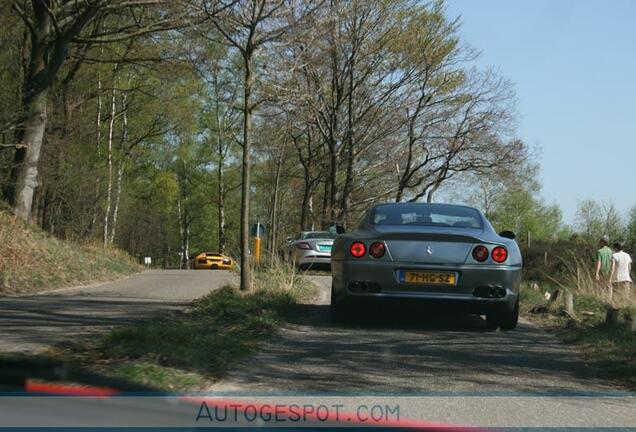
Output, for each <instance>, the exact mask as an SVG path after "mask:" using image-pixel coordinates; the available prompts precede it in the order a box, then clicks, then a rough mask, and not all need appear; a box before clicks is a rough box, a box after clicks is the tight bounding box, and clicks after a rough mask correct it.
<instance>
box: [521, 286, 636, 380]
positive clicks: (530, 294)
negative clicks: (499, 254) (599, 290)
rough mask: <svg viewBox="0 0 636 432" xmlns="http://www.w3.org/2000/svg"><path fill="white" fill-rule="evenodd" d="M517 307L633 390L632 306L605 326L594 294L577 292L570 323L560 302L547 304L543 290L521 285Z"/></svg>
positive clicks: (635, 353)
mask: <svg viewBox="0 0 636 432" xmlns="http://www.w3.org/2000/svg"><path fill="white" fill-rule="evenodd" d="M548 291H550V290H548ZM521 305H522V307H521V313H522V314H523V315H524V316H526V317H527V318H528V319H530V320H531V321H533V322H535V323H537V324H539V325H541V326H542V327H544V328H546V329H548V330H550V331H554V332H555V333H556V334H557V336H559V337H560V338H561V339H562V340H563V341H564V342H565V343H568V344H573V345H575V346H576V347H577V348H578V349H579V350H580V351H581V352H582V353H583V355H584V357H585V358H586V360H588V361H590V362H591V363H592V364H594V365H595V366H597V367H598V369H599V370H600V371H601V373H602V374H603V375H604V376H605V377H607V378H608V379H611V380H613V381H616V382H618V383H620V384H622V385H625V386H627V387H628V388H630V389H632V390H636V337H635V335H636V333H635V332H633V331H632V330H631V325H630V323H629V322H628V321H627V320H626V317H628V316H629V315H630V314H632V313H634V312H635V310H634V307H633V306H632V307H623V308H622V309H621V317H620V319H619V322H618V323H617V324H606V323H605V313H606V311H607V308H608V305H607V303H606V302H604V301H603V300H601V299H600V298H599V296H598V295H595V294H591V293H578V294H575V296H574V310H575V311H576V315H577V319H576V320H572V319H571V318H570V317H569V316H567V315H566V314H565V313H564V308H563V304H562V303H561V302H559V301H553V302H550V301H549V300H547V299H546V298H545V297H544V290H542V291H540V292H539V291H535V290H533V289H531V288H530V287H529V286H528V285H525V284H524V285H523V286H522V289H521ZM537 311H538V312H539V313H537Z"/></svg>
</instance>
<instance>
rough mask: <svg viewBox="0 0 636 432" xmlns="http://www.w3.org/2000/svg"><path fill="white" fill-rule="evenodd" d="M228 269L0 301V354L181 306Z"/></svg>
mask: <svg viewBox="0 0 636 432" xmlns="http://www.w3.org/2000/svg"><path fill="white" fill-rule="evenodd" d="M233 279H234V275H233V274H232V273H230V272H228V271H223V270H218V271H214V272H212V271H209V272H208V271H195V270H150V271H146V272H144V273H140V274H137V275H134V276H131V277H129V278H126V279H122V280H119V281H116V282H110V283H105V284H101V285H97V286H90V287H80V288H69V289H63V290H58V291H55V292H49V293H47V294H40V295H34V296H26V297H4V298H2V299H0V351H1V352H4V353H7V352H23V353H36V352H38V351H41V350H43V349H46V348H49V347H51V346H54V345H56V344H58V343H61V342H64V341H67V340H72V339H73V338H76V337H78V336H84V335H87V334H90V333H92V332H96V331H104V330H106V329H109V328H111V327H112V326H114V325H120V324H125V323H128V322H131V321H134V320H137V319H140V318H148V317H152V316H156V315H157V314H165V313H169V312H171V311H175V310H179V309H182V308H184V307H185V306H186V305H187V304H188V303H189V302H190V301H192V300H193V299H195V298H198V297H201V296H203V295H205V294H207V293H209V292H210V291H212V290H214V289H216V288H220V287H221V286H223V285H226V284H227V283H229V282H231V281H232V280H233Z"/></svg>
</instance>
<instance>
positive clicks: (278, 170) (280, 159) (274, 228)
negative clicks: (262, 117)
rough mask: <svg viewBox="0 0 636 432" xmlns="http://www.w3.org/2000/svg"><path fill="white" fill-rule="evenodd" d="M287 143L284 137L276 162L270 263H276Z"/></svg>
mask: <svg viewBox="0 0 636 432" xmlns="http://www.w3.org/2000/svg"><path fill="white" fill-rule="evenodd" d="M285 144H286V141H285V139H283V144H282V146H281V149H280V154H279V155H278V161H277V164H276V177H275V178H274V196H273V198H272V201H273V202H272V217H271V224H270V235H271V237H270V244H269V258H270V265H271V266H273V265H274V256H275V255H276V242H277V239H276V234H277V232H276V231H277V227H278V189H279V188H280V174H281V171H282V167H283V157H284V156H285Z"/></svg>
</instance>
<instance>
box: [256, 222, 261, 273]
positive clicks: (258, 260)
mask: <svg viewBox="0 0 636 432" xmlns="http://www.w3.org/2000/svg"><path fill="white" fill-rule="evenodd" d="M259 231H260V230H258V229H257V230H256V237H255V238H254V261H255V262H256V264H257V265H258V264H260V263H261V236H260V233H259Z"/></svg>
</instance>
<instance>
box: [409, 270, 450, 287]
mask: <svg viewBox="0 0 636 432" xmlns="http://www.w3.org/2000/svg"><path fill="white" fill-rule="evenodd" d="M404 282H406V283H413V284H429V285H455V273H440V272H412V271H407V272H404Z"/></svg>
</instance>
